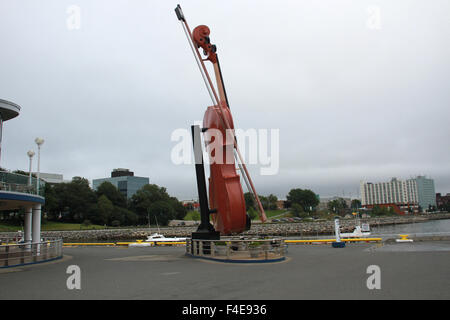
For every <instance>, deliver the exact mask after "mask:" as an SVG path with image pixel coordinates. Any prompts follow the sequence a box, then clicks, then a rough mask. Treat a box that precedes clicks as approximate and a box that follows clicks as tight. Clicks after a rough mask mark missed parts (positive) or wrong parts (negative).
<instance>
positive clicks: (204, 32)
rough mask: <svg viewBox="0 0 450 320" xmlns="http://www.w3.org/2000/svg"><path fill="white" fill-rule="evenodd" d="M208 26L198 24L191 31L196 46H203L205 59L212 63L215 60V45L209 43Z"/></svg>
mask: <svg viewBox="0 0 450 320" xmlns="http://www.w3.org/2000/svg"><path fill="white" fill-rule="evenodd" d="M209 34H210V31H209V28H208V27H207V26H205V25H201V26H198V27H196V28H195V29H194V31H193V32H192V38H193V41H194V43H195V44H196V45H197V48H200V47H201V48H203V54H204V55H205V56H207V58H206V59H207V60H209V61H211V62H212V63H216V62H217V55H216V46H215V45H213V44H211V40H210V39H209Z"/></svg>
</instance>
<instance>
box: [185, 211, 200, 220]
mask: <svg viewBox="0 0 450 320" xmlns="http://www.w3.org/2000/svg"><path fill="white" fill-rule="evenodd" d="M183 220H189V221H200V212H198V211H189V212H188V213H186V215H185V216H184V219H183Z"/></svg>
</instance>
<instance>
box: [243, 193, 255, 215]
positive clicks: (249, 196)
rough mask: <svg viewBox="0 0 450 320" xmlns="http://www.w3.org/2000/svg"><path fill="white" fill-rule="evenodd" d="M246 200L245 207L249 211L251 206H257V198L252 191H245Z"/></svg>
mask: <svg viewBox="0 0 450 320" xmlns="http://www.w3.org/2000/svg"><path fill="white" fill-rule="evenodd" d="M244 200H245V208H246V210H247V211H248V210H249V209H250V208H254V207H255V199H254V197H253V195H252V194H251V193H250V192H246V193H244Z"/></svg>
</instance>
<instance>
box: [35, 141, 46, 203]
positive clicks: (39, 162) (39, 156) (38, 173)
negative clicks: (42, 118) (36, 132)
mask: <svg viewBox="0 0 450 320" xmlns="http://www.w3.org/2000/svg"><path fill="white" fill-rule="evenodd" d="M34 142H36V144H37V146H38V169H37V189H36V190H37V191H36V193H37V195H39V185H40V181H39V178H40V176H41V172H40V171H41V167H40V166H41V145H42V144H43V143H44V139H42V138H36V139H34Z"/></svg>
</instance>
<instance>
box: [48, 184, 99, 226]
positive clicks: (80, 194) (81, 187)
mask: <svg viewBox="0 0 450 320" xmlns="http://www.w3.org/2000/svg"><path fill="white" fill-rule="evenodd" d="M44 190H45V196H46V200H47V198H48V202H47V203H46V206H45V210H46V212H47V214H48V217H49V218H51V219H52V220H53V219H57V218H58V217H59V215H60V213H61V214H62V219H61V220H62V221H65V222H75V223H82V222H83V221H84V220H85V219H90V216H91V215H92V214H93V212H92V211H93V210H95V205H96V204H97V196H96V194H95V192H94V191H93V190H92V189H91V188H90V187H89V181H88V180H87V179H84V178H81V177H74V178H73V179H72V181H71V182H69V183H59V184H56V185H54V186H48V187H47V185H46V188H45V189H44Z"/></svg>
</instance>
